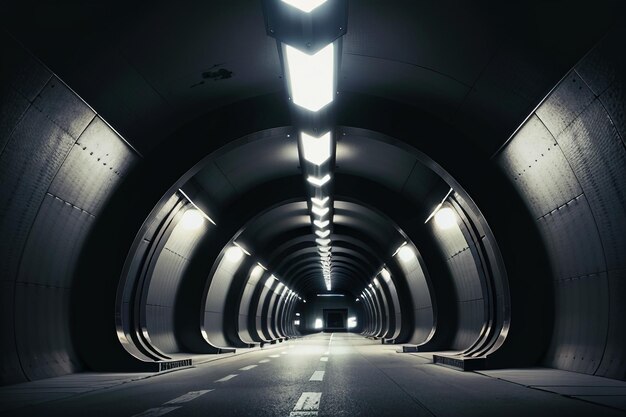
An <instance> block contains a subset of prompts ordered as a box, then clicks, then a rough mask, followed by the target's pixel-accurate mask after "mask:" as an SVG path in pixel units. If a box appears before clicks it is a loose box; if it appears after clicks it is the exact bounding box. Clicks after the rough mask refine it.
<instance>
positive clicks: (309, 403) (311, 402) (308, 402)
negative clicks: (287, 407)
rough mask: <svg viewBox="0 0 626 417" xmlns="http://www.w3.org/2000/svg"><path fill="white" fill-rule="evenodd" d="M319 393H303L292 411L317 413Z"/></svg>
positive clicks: (320, 396)
mask: <svg viewBox="0 0 626 417" xmlns="http://www.w3.org/2000/svg"><path fill="white" fill-rule="evenodd" d="M321 398H322V393H321V392H303V393H302V395H300V398H299V399H298V402H297V403H296V406H295V407H294V408H293V411H317V410H318V409H319V408H320V399H321Z"/></svg>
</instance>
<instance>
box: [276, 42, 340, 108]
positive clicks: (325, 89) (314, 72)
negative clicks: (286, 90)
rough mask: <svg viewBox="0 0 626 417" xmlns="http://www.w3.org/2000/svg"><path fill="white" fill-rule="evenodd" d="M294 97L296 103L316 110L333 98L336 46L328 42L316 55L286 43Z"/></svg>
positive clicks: (286, 58)
mask: <svg viewBox="0 0 626 417" xmlns="http://www.w3.org/2000/svg"><path fill="white" fill-rule="evenodd" d="M284 46H285V48H284V54H285V63H286V67H287V73H288V80H289V86H290V90H291V99H292V100H293V102H294V104H296V105H298V106H300V107H304V108H305V109H307V110H310V111H312V112H316V111H318V110H320V109H321V108H322V107H324V106H326V105H327V104H328V103H330V102H332V101H333V98H334V96H335V94H334V91H333V86H334V72H335V47H334V45H333V44H332V43H330V44H328V45H326V46H325V47H323V48H322V49H320V50H319V51H318V52H316V53H314V54H313V55H309V54H307V53H305V52H302V51H299V50H298V49H296V48H294V47H292V46H289V45H286V44H285V45H284Z"/></svg>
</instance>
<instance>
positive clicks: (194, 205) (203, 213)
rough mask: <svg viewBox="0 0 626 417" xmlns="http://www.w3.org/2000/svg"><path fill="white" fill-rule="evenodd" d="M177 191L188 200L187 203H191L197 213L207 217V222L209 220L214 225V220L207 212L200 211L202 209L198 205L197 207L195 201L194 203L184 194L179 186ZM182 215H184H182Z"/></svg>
mask: <svg viewBox="0 0 626 417" xmlns="http://www.w3.org/2000/svg"><path fill="white" fill-rule="evenodd" d="M178 192H179V193H180V194H181V195H182V196H183V197H184V198H185V200H187V201H189V203H191V205H192V206H193V207H194V208H195V209H196V210H198V212H199V214H200V215H201V216H202V217H204V218H205V219H207V220H208V221H209V222H211V223H212V224H213V225H215V222H214V221H213V219H212V218H210V217H209V216H207V214H206V213H205V212H204V211H202V209H201V208H200V207H198V206H197V205H196V203H194V202H193V201H191V198H189V196H188V195H187V194H185V192H184V191H183V190H181V189H180V188H179V189H178ZM183 216H184V215H183Z"/></svg>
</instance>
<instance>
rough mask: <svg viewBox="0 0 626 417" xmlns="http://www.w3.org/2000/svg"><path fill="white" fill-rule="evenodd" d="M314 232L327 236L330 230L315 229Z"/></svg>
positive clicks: (322, 236)
mask: <svg viewBox="0 0 626 417" xmlns="http://www.w3.org/2000/svg"><path fill="white" fill-rule="evenodd" d="M315 234H316V235H318V236H319V237H321V238H324V237H328V235H330V230H324V231H321V230H316V231H315Z"/></svg>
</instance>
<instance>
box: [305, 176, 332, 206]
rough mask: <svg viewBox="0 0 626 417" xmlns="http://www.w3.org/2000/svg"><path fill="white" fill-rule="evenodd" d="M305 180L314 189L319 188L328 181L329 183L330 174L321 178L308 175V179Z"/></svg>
mask: <svg viewBox="0 0 626 417" xmlns="http://www.w3.org/2000/svg"><path fill="white" fill-rule="evenodd" d="M306 180H307V181H308V182H310V183H311V184H313V185H314V186H316V187H321V186H323V185H324V184H326V183H327V182H328V181H330V174H326V175H324V176H323V177H322V178H319V177H314V176H312V175H309V176H308V177H306ZM314 208H315V207H314Z"/></svg>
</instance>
